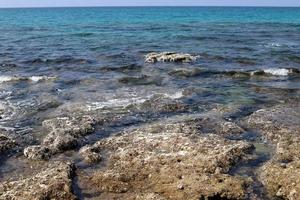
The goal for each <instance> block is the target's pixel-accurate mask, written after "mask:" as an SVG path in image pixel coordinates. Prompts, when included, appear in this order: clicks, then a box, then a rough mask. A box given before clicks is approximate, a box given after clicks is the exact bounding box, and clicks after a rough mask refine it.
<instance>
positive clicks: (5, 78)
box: [0, 76, 18, 83]
mask: <svg viewBox="0 0 300 200" xmlns="http://www.w3.org/2000/svg"><path fill="white" fill-rule="evenodd" d="M15 80H18V78H17V77H14V76H0V83H4V82H10V81H15Z"/></svg>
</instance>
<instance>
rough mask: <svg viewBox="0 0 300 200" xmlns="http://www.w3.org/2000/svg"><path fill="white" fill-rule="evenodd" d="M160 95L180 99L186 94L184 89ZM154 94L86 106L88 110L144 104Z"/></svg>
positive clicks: (91, 103) (92, 103)
mask: <svg viewBox="0 0 300 200" xmlns="http://www.w3.org/2000/svg"><path fill="white" fill-rule="evenodd" d="M158 95H162V96H165V97H166V98H170V99H180V98H182V97H183V96H184V95H183V94H182V91H180V92H176V93H174V94H166V93H158ZM153 96H155V95H154V94H153V95H149V96H145V97H132V98H124V99H110V100H107V101H102V102H90V103H88V105H87V106H86V107H87V110H88V111H95V110H98V109H103V108H119V107H126V106H129V105H132V104H142V103H144V102H145V101H147V100H149V99H151V98H152V97H153Z"/></svg>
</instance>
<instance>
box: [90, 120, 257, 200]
mask: <svg viewBox="0 0 300 200" xmlns="http://www.w3.org/2000/svg"><path fill="white" fill-rule="evenodd" d="M163 123H164V122H162V124H163ZM162 124H159V125H152V126H151V125H150V126H145V127H142V128H138V129H136V130H131V131H128V132H125V133H123V134H122V135H119V136H114V137H110V138H107V139H104V140H101V141H99V142H97V143H95V144H94V145H93V146H92V147H93V148H94V150H95V149H96V150H97V151H98V152H101V151H102V150H105V151H109V152H110V157H109V166H107V168H106V169H104V170H100V171H98V172H96V173H95V174H94V175H93V176H92V182H93V184H96V185H97V186H98V187H99V189H100V190H101V192H102V193H103V195H105V196H109V195H112V196H114V195H120V196H119V197H120V198H121V197H122V199H134V198H137V197H138V196H143V195H147V194H156V196H155V197H153V198H154V199H199V198H208V199H209V198H214V197H222V198H224V199H245V197H246V193H247V192H246V188H247V185H248V184H249V180H248V179H244V178H242V177H235V176H230V175H228V174H227V173H228V172H229V170H230V169H231V168H232V167H233V166H235V164H236V163H237V162H240V161H241V160H243V159H245V160H246V159H247V158H248V157H247V156H248V155H249V153H250V152H251V151H252V150H253V146H252V145H251V144H249V143H247V142H243V141H230V140H226V139H224V138H222V137H220V136H217V135H213V134H207V135H200V134H198V133H197V132H198V127H197V125H195V124H193V123H191V121H190V123H186V124H185V125H184V122H183V123H179V122H178V123H177V124H176V123H175V124H173V125H172V124H171V123H169V124H166V123H165V124H166V125H165V126H163V125H162ZM178 186H180V188H179V187H178Z"/></svg>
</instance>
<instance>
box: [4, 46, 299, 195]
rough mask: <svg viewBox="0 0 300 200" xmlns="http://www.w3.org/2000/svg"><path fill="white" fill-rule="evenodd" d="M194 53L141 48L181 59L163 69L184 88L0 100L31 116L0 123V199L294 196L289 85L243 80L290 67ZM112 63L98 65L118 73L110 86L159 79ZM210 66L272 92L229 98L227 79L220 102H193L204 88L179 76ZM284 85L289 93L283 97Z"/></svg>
mask: <svg viewBox="0 0 300 200" xmlns="http://www.w3.org/2000/svg"><path fill="white" fill-rule="evenodd" d="M197 58H198V57H197V56H193V55H189V54H178V53H169V52H163V53H151V54H148V55H146V60H145V61H146V62H147V63H148V64H149V63H156V62H168V64H170V65H173V64H174V63H178V62H179V63H180V64H179V65H182V66H181V67H180V68H176V69H174V68H171V69H170V70H167V73H166V74H167V75H168V76H169V78H170V79H169V80H171V81H172V80H173V79H174V78H175V79H176V78H179V79H180V81H182V82H180V83H181V84H182V85H183V86H184V87H183V88H181V89H180V90H175V91H172V92H170V91H168V93H166V92H165V93H164V92H163V91H164V90H163V91H162V92H153V93H154V94H153V93H150V94H149V95H144V96H142V95H140V96H133V97H127V99H126V98H118V97H115V96H114V98H112V99H111V100H107V101H105V99H104V100H103V101H100V100H99V102H89V101H79V100H78V101H75V102H71V101H68V98H69V96H68V95H66V96H63V98H66V99H67V100H65V101H64V102H63V101H58V99H56V98H48V97H45V99H46V100H45V99H43V98H42V97H41V98H40V99H42V100H41V101H38V102H39V103H38V106H36V107H34V106H32V105H31V104H30V106H31V107H30V108H32V109H31V112H30V114H28V115H27V113H26V114H24V113H25V112H22V110H21V111H18V112H15V110H17V109H14V108H13V107H12V105H13V104H12V103H10V104H8V103H7V104H4V103H3V104H0V117H1V118H3V119H5V118H6V117H7V116H9V115H11V116H22V117H23V116H25V117H27V116H28V118H30V120H32V121H33V122H34V123H37V126H36V127H35V129H34V128H32V129H28V130H26V131H23V130H22V129H18V128H19V127H14V128H11V129H5V127H0V159H1V161H2V162H1V163H0V169H1V173H0V200H27V199H32V200H48V199H51V200H52V199H55V200H68V199H70V200H73V199H74V200H75V199H93V200H94V199H95V200H98V199H109V200H110V199H124V200H182V199H190V200H199V199H200V200H273V199H283V200H300V132H299V131H300V103H299V98H298V97H297V95H298V93H297V92H295V93H293V92H294V91H295V90H284V89H276V90H275V89H274V90H273V91H271V89H269V88H267V87H260V88H259V87H258V86H256V85H251V84H252V82H251V80H250V79H252V78H253V79H255V78H257V80H260V81H262V80H263V79H272V78H275V77H277V76H286V77H285V78H298V74H299V72H298V71H295V70H291V69H289V70H288V71H286V70H284V69H280V70H279V71H270V70H269V71H268V70H267V71H266V70H265V71H264V72H259V71H256V73H252V72H251V71H247V72H242V71H241V72H239V71H228V72H223V71H221V72H219V71H209V72H208V71H207V70H203V68H201V67H198V66H197V67H190V66H189V67H184V68H183V66H184V65H185V64H186V63H192V62H194V61H196V59H197ZM169 62H171V63H169ZM172 62H173V63H172ZM168 64H166V65H168ZM149 65H150V64H149ZM137 68H138V69H137ZM131 69H132V70H134V73H129V72H128V70H129V71H130V70H131ZM118 70H119V71H118ZM118 70H116V69H114V68H109V67H107V68H105V69H102V72H104V71H106V72H115V71H117V72H120V73H123V72H124V71H125V72H126V73H124V74H125V75H126V76H122V77H118V79H117V80H116V82H118V84H120V85H118V87H123V86H124V87H126V86H128V85H129V86H130V87H135V86H142V87H149V88H150V90H152V88H153V87H158V88H159V89H161V88H160V87H161V86H162V85H163V84H164V83H163V81H162V79H161V77H160V76H155V75H144V74H142V75H140V74H139V75H136V74H135V72H136V71H139V72H140V70H139V66H138V67H137V66H126V67H124V68H121V69H118ZM143 73H144V72H143ZM210 73H211V74H213V76H214V77H218V78H220V79H218V80H223V79H234V81H236V80H235V79H242V80H244V81H249V82H243V84H246V85H247V84H248V85H247V88H249V91H251V92H257V93H259V94H260V95H261V96H263V95H264V94H265V93H266V92H269V94H268V95H269V96H268V97H270V96H272V95H273V96H274V97H276V98H275V100H274V98H273V96H272V98H273V99H272V101H269V99H267V98H266V97H263V98H262V99H263V100H264V101H263V100H262V101H261V102H259V101H258V103H257V102H255V101H254V100H253V102H254V103H253V102H252V101H250V100H249V99H246V100H245V99H241V100H240V101H238V100H236V99H235V98H237V97H238V95H237V94H239V93H243V92H245V91H243V90H242V89H241V88H239V87H236V86H232V85H228V87H230V88H232V89H231V90H226V91H218V92H219V93H218V95H220V96H218V98H220V99H222V100H223V99H225V100H226V101H222V102H223V104H219V103H216V102H214V100H215V99H206V101H209V102H208V103H207V104H206V105H202V104H204V103H203V102H201V101H200V100H202V99H201V98H206V97H207V96H210V95H212V96H213V95H214V94H213V92H212V91H211V90H210V91H208V89H206V88H202V87H201V88H197V85H198V84H199V83H198V82H196V83H195V84H194V85H192V86H190V87H185V86H186V84H187V79H189V78H190V79H193V78H195V77H197V78H198V76H202V75H204V76H203V77H201V78H203V79H205V78H206V77H205V75H208V74H210ZM124 74H123V75H124ZM145 74H146V73H145ZM262 77H263V78H262ZM210 78H211V77H210ZM259 78H260V79H259ZM281 78H282V77H281ZM171 81H170V82H171ZM197 81H198V80H197ZM226 81H227V80H226ZM226 81H225V82H226ZM42 82H43V81H42ZM213 82H214V80H213ZM226 83H227V82H226ZM234 83H235V82H234ZM37 87H38V86H37ZM149 88H148V89H149ZM218 88H219V86H218V85H217V86H216V88H214V90H217V89H218ZM258 88H259V89H258ZM156 89H157V88H156ZM37 90H38V89H37ZM91 90H92V89H91ZM126 93H127V90H126ZM288 93H293V95H294V97H293V98H289V97H286V94H288ZM76 94H77V93H76ZM40 99H39V100H40ZM100 99H101V97H100ZM199 99H200V100H199ZM76 100H77V99H76ZM101 100H102V99H101ZM210 100H211V101H210ZM249 102H250V103H249ZM266 102H267V103H266ZM200 104H201V105H200ZM39 112H45V113H44V115H39ZM11 113H14V114H11ZM20 119H22V118H21V117H20ZM27 120H28V119H26V120H24V119H22V120H20V121H21V122H22V123H24V124H26V123H28V121H30V120H28V121H27ZM32 121H30V122H32ZM22 123H21V125H22ZM21 125H19V124H18V126H21ZM20 130H21V131H20ZM266 155H267V156H266ZM15 165H17V166H18V168H17V167H16V168H17V169H18V170H17V171H14V168H13V167H14V166H15ZM1 167H2V168H1ZM11 168H12V169H11ZM243 170H244V171H243Z"/></svg>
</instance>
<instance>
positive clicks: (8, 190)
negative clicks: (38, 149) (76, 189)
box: [0, 162, 77, 200]
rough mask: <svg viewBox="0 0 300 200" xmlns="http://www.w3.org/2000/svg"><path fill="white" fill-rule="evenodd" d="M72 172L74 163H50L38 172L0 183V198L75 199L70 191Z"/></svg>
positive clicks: (19, 199) (23, 199)
mask: <svg viewBox="0 0 300 200" xmlns="http://www.w3.org/2000/svg"><path fill="white" fill-rule="evenodd" d="M73 174H74V165H73V164H71V163H64V162H54V163H50V164H49V165H48V166H47V168H45V169H43V170H41V172H39V173H38V174H34V175H33V176H30V177H27V178H21V179H19V180H17V181H7V182H3V183H0V199H6V200H9V199H18V200H27V199H33V200H44V199H57V200H65V199H68V200H72V199H74V200H75V199H77V198H76V196H75V195H74V194H73V191H72V178H73Z"/></svg>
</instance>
